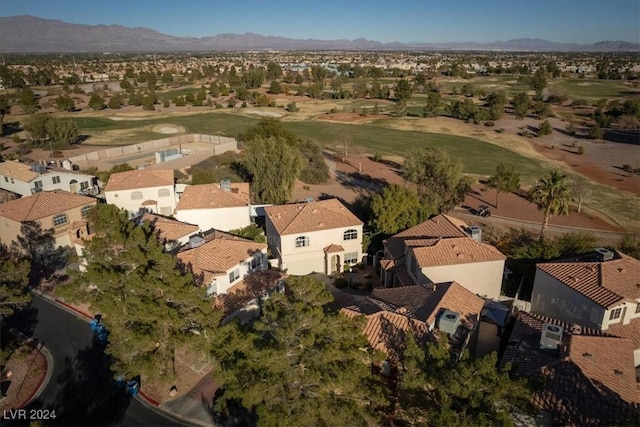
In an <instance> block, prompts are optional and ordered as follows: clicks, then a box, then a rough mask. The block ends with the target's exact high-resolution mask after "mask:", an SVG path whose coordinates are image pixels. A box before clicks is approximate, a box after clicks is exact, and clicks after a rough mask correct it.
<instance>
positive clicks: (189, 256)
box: [177, 233, 268, 296]
mask: <svg viewBox="0 0 640 427" xmlns="http://www.w3.org/2000/svg"><path fill="white" fill-rule="evenodd" d="M191 246H192V247H190V248H186V250H184V251H181V252H179V253H178V254H177V256H178V259H179V261H180V263H181V264H182V265H183V266H184V268H185V269H187V270H189V271H191V272H192V273H193V275H194V277H195V281H196V284H197V285H199V286H205V287H206V288H207V294H208V295H210V296H214V295H221V294H225V293H227V292H228V291H229V289H230V288H231V287H232V286H234V285H236V284H238V283H240V282H241V281H242V280H245V279H246V278H247V277H248V276H249V275H251V274H253V273H255V272H258V271H261V270H266V269H267V268H268V262H267V245H266V243H257V242H254V241H252V240H247V239H244V238H241V237H237V236H232V235H230V234H227V233H217V234H210V235H209V236H208V238H205V240H202V241H200V242H198V244H195V245H191Z"/></svg>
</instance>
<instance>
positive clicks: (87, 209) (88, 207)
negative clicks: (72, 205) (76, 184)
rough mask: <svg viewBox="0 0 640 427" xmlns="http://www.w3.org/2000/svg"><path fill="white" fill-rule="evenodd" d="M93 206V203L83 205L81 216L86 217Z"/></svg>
mask: <svg viewBox="0 0 640 427" xmlns="http://www.w3.org/2000/svg"><path fill="white" fill-rule="evenodd" d="M91 208H93V205H91V206H83V207H82V209H80V216H82V218H86V217H87V215H88V214H89V211H90V210H91Z"/></svg>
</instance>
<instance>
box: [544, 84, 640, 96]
mask: <svg viewBox="0 0 640 427" xmlns="http://www.w3.org/2000/svg"><path fill="white" fill-rule="evenodd" d="M550 83H551V84H550V86H553V87H554V88H555V89H557V90H558V91H560V92H562V93H564V94H566V95H567V96H568V97H569V98H571V99H580V98H583V99H584V98H587V99H599V98H605V99H610V98H620V97H623V96H629V95H634V94H635V95H639V94H640V92H638V91H637V89H638V87H637V86H636V92H634V91H633V86H631V85H626V84H625V82H624V81H623V80H590V79H562V80H557V81H555V82H550Z"/></svg>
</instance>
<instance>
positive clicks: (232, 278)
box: [229, 268, 240, 283]
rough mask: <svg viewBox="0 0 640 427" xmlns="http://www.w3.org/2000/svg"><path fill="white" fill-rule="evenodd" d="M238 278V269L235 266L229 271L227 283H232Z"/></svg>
mask: <svg viewBox="0 0 640 427" xmlns="http://www.w3.org/2000/svg"><path fill="white" fill-rule="evenodd" d="M239 278H240V269H239V268H236V269H235V270H233V271H232V272H231V273H229V283H233V282H235V281H236V280H238V279H239Z"/></svg>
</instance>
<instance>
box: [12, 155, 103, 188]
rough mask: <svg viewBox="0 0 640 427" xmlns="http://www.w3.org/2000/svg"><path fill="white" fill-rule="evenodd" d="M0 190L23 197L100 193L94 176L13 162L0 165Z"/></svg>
mask: <svg viewBox="0 0 640 427" xmlns="http://www.w3.org/2000/svg"><path fill="white" fill-rule="evenodd" d="M0 188H1V189H3V190H7V191H11V192H12V193H16V194H19V195H21V196H29V195H31V194H36V193H40V192H42V191H53V190H64V191H68V192H70V193H77V194H84V195H97V194H98V193H99V187H98V179H97V178H96V177H95V176H93V175H87V174H84V173H81V172H75V171H73V170H66V169H61V168H50V167H47V166H43V165H40V164H35V165H29V164H26V163H20V162H18V161H13V160H10V161H6V162H2V163H0Z"/></svg>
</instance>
